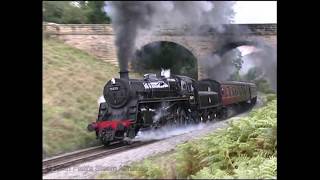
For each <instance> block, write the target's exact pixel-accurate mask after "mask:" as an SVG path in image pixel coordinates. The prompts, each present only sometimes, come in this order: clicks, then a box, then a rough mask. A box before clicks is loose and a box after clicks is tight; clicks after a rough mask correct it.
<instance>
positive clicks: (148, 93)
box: [88, 71, 257, 145]
mask: <svg viewBox="0 0 320 180" xmlns="http://www.w3.org/2000/svg"><path fill="white" fill-rule="evenodd" d="M103 96H104V99H105V102H102V103H100V107H99V113H98V118H97V120H96V122H93V123H91V124H89V125H88V130H89V131H95V132H96V136H97V138H99V139H100V140H101V141H102V143H103V144H105V145H108V144H109V143H110V142H113V141H125V142H130V140H131V139H133V138H134V137H135V136H136V135H137V133H138V131H139V130H140V129H145V128H154V129H157V128H159V127H162V126H167V125H168V126H181V125H186V124H191V123H199V122H201V121H211V120H213V119H215V118H218V119H223V118H225V117H227V112H228V111H227V110H228V107H230V106H237V107H249V106H252V105H254V104H255V102H256V98H257V93H256V86H255V85H254V84H252V83H244V82H225V83H220V82H217V81H215V80H211V79H205V80H200V81H196V80H194V79H192V78H189V77H186V76H179V75H170V73H169V72H168V71H162V72H161V75H160V77H157V75H156V74H146V75H145V76H144V78H143V79H129V75H128V72H120V78H113V79H111V80H110V81H108V82H107V84H106V85H105V87H104V90H103Z"/></svg>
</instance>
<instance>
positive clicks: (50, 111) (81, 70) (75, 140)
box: [43, 38, 137, 156]
mask: <svg viewBox="0 0 320 180" xmlns="http://www.w3.org/2000/svg"><path fill="white" fill-rule="evenodd" d="M118 71H119V69H118V67H116V66H114V65H112V64H109V63H106V62H103V61H101V60H98V59H96V58H94V57H92V56H90V55H89V54H87V53H85V52H83V51H81V50H78V49H75V48H73V47H70V46H68V45H66V44H63V43H62V42H60V41H58V40H55V39H47V38H45V39H44V40H43V154H44V156H51V155H54V154H58V153H63V152H68V151H72V150H76V149H80V148H84V147H88V146H91V145H94V144H97V143H98V141H97V140H96V139H95V133H88V132H87V131H86V127H87V124H88V123H90V122H92V121H94V120H95V118H96V115H97V111H98V103H97V100H98V98H99V97H100V96H101V95H102V89H103V86H104V84H105V82H106V81H108V80H110V79H111V78H112V77H119V75H118ZM133 76H137V75H133Z"/></svg>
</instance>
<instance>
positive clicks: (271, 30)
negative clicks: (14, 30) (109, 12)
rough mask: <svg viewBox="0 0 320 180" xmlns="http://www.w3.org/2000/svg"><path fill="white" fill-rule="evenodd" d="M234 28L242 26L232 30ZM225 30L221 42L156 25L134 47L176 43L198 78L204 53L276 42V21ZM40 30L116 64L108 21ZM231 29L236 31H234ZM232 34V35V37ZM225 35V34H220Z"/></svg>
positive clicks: (49, 25)
mask: <svg viewBox="0 0 320 180" xmlns="http://www.w3.org/2000/svg"><path fill="white" fill-rule="evenodd" d="M234 28H242V29H245V30H243V31H240V32H241V33H239V31H235V30H234ZM225 29H226V31H225V32H226V33H224V34H222V35H223V36H226V37H228V36H229V37H233V38H229V39H230V41H225V42H223V43H222V44H223V45H221V41H219V39H218V38H217V37H221V34H220V35H219V36H217V32H209V33H208V32H206V33H203V34H200V35H199V34H198V35H185V33H183V31H184V30H183V29H177V28H173V27H165V26H162V27H159V28H158V29H156V32H155V33H153V34H152V35H150V34H148V33H147V34H146V35H144V36H143V38H141V39H138V40H137V41H136V48H137V49H140V48H142V47H143V46H145V45H147V44H149V43H152V42H156V41H168V42H174V43H177V44H179V45H181V46H183V47H185V48H186V49H188V50H189V51H190V52H191V53H192V54H193V55H194V56H195V57H196V59H197V60H198V62H197V64H198V79H202V78H205V75H204V73H203V70H202V69H203V68H202V67H201V66H202V65H201V64H202V63H201V62H199V61H201V60H202V59H204V57H206V56H208V55H209V54H213V53H219V52H220V53H221V52H226V51H228V50H231V49H233V48H236V47H237V46H241V45H255V43H256V42H257V39H260V40H262V41H264V42H266V44H268V45H269V46H271V47H274V48H276V46H277V24H239V25H233V24H229V25H225ZM43 32H44V33H45V34H46V35H48V36H53V37H57V38H58V39H60V40H63V41H64V42H65V43H66V44H69V45H71V46H73V47H75V48H78V49H81V50H83V51H85V52H87V53H89V54H91V55H93V56H95V57H97V58H99V59H101V60H104V61H106V62H109V63H111V64H114V65H118V61H117V54H116V46H115V45H114V41H115V33H114V32H113V30H112V27H111V25H110V24H54V23H44V24H43ZM234 32H238V33H237V34H235V33H234ZM234 37H236V38H234ZM224 39H228V38H224Z"/></svg>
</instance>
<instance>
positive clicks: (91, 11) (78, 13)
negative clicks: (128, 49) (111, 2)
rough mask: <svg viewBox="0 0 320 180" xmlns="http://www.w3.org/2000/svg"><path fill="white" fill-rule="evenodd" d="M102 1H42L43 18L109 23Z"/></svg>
mask: <svg viewBox="0 0 320 180" xmlns="http://www.w3.org/2000/svg"><path fill="white" fill-rule="evenodd" d="M103 8H104V2H103V1H44V2H43V20H44V21H47V22H54V23H61V24H64V23H65V24H68V23H71V24H85V23H87V24H97V23H110V18H109V17H108V16H107V14H106V13H105V12H104V10H103Z"/></svg>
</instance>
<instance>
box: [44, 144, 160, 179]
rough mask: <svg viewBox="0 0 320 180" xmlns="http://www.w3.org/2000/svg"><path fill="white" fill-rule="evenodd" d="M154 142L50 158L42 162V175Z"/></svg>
mask: <svg viewBox="0 0 320 180" xmlns="http://www.w3.org/2000/svg"><path fill="white" fill-rule="evenodd" d="M154 142H156V140H153V141H146V142H141V141H136V142H133V143H132V144H130V145H123V144H121V143H118V144H113V145H112V146H110V147H105V146H97V147H92V148H87V149H83V150H79V151H74V152H71V153H67V154H63V155H60V156H55V157H52V158H47V159H45V160H43V161H42V173H43V174H46V173H49V172H51V171H55V170H58V169H63V168H66V167H69V166H72V165H75V164H79V163H81V162H86V161H89V160H93V159H97V158H99V157H103V156H108V155H111V154H115V153H118V152H122V151H125V150H128V149H132V148H136V147H140V146H142V145H147V144H151V143H154Z"/></svg>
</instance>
